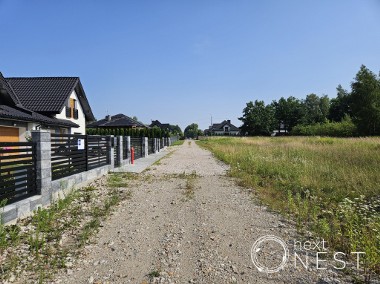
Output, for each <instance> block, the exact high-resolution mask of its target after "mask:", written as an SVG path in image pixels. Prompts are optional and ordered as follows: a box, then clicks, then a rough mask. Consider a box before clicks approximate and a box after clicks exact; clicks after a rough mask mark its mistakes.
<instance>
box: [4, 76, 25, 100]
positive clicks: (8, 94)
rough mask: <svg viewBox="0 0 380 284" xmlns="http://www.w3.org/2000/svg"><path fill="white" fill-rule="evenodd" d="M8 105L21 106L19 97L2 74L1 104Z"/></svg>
mask: <svg viewBox="0 0 380 284" xmlns="http://www.w3.org/2000/svg"><path fill="white" fill-rule="evenodd" d="M3 103H8V104H12V105H21V103H20V101H19V99H18V97H17V96H16V94H15V93H14V91H13V89H12V88H11V86H10V85H9V84H8V82H7V81H6V80H5V78H4V77H3V74H2V73H1V72H0V104H3Z"/></svg>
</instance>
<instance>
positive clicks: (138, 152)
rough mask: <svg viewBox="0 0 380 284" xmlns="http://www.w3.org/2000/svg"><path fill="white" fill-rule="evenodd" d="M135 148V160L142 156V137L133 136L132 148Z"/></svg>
mask: <svg viewBox="0 0 380 284" xmlns="http://www.w3.org/2000/svg"><path fill="white" fill-rule="evenodd" d="M132 147H133V148H134V149H135V160H137V159H140V158H142V138H141V137H136V138H135V137H132V138H131V148H132Z"/></svg>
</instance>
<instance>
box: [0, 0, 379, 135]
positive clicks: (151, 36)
mask: <svg viewBox="0 0 380 284" xmlns="http://www.w3.org/2000/svg"><path fill="white" fill-rule="evenodd" d="M0 27H1V32H0V38H1V39H0V71H1V72H2V73H3V74H4V76H5V77H10V76H79V77H80V78H81V81H82V84H83V86H84V89H85V92H86V94H87V97H88V99H89V101H90V104H91V107H92V109H93V112H94V114H95V116H96V117H97V118H98V119H100V118H103V117H104V116H105V115H106V114H107V113H110V114H117V113H124V114H126V115H130V116H133V115H136V116H137V117H138V118H139V120H141V121H142V122H144V123H150V121H151V119H158V120H160V121H161V122H163V123H171V124H179V125H180V126H181V127H182V129H183V128H184V127H185V126H186V125H188V124H190V123H193V122H196V123H198V124H199V125H200V127H201V128H202V129H204V128H207V127H208V125H209V124H210V116H211V115H212V116H213V122H214V123H215V122H218V121H221V120H223V119H231V120H232V122H233V123H235V124H236V125H237V126H240V121H239V120H238V119H237V118H238V117H239V116H241V114H242V109H243V108H244V106H245V104H246V103H247V102H248V101H250V100H255V99H259V100H264V101H265V102H266V103H270V102H271V101H272V100H274V99H279V98H280V97H281V96H285V97H288V96H291V95H292V96H295V97H298V98H304V97H305V96H306V95H307V94H309V93H312V92H314V93H316V94H318V95H322V94H327V95H329V96H330V97H334V96H335V93H336V92H335V88H336V86H337V85H338V84H342V85H343V86H344V87H345V88H347V89H349V87H350V82H351V81H352V79H353V77H354V76H355V74H356V72H357V71H358V70H359V67H360V65H361V64H364V65H366V66H367V67H368V68H369V69H371V70H372V71H374V72H376V73H378V72H379V70H380V0H356V1H353V0H334V1H332V0H319V1H318V0H288V1H281V0H269V1H268V0H266V1H255V0H138V1H137V0H136V1H135V0H124V1H121V0H120V1H116V0H109V1H106V0H103V1H100V0H91V1H90V0H88V1H86V0H81V1H78V0H75V1H74V0H72V1H70V0H61V1H53V0H46V1H42V0H34V1H30V0H24V1H22V0H0Z"/></svg>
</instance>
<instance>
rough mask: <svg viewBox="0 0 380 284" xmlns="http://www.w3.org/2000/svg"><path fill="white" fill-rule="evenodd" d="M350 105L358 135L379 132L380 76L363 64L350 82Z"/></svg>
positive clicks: (377, 133) (376, 133)
mask: <svg viewBox="0 0 380 284" xmlns="http://www.w3.org/2000/svg"><path fill="white" fill-rule="evenodd" d="M350 106H351V110H352V117H353V121H354V123H355V124H356V125H357V127H358V131H359V134H360V135H379V134H380V78H379V76H377V75H376V74H375V73H373V72H372V71H370V70H369V69H368V68H367V67H366V66H364V65H362V66H361V67H360V70H359V72H358V73H357V74H356V77H355V80H354V82H352V83H351V104H350Z"/></svg>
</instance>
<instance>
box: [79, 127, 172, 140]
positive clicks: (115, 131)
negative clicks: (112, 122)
mask: <svg viewBox="0 0 380 284" xmlns="http://www.w3.org/2000/svg"><path fill="white" fill-rule="evenodd" d="M86 132H87V134H88V135H115V136H131V137H148V138H163V137H169V136H170V134H169V132H167V131H162V130H161V129H159V128H142V129H136V128H88V129H87V131H86Z"/></svg>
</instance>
